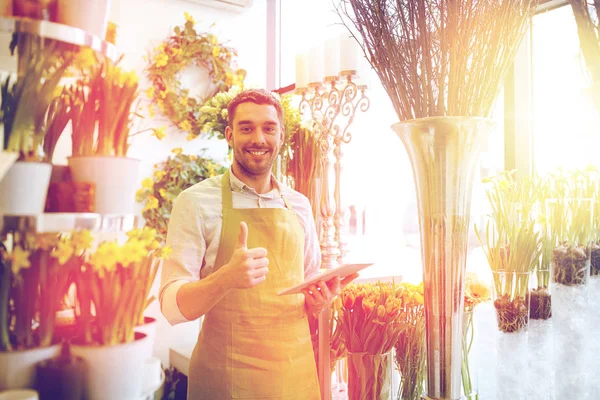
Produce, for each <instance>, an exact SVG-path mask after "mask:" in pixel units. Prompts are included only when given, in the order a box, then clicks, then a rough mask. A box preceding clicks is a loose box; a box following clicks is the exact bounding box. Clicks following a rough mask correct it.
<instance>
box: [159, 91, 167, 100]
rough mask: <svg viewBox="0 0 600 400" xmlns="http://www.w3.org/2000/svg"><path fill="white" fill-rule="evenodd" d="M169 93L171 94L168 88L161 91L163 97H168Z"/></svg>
mask: <svg viewBox="0 0 600 400" xmlns="http://www.w3.org/2000/svg"><path fill="white" fill-rule="evenodd" d="M167 94H169V92H168V91H167V90H161V91H160V98H161V99H166V98H167Z"/></svg>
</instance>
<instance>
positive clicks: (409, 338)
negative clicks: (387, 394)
mask: <svg viewBox="0 0 600 400" xmlns="http://www.w3.org/2000/svg"><path fill="white" fill-rule="evenodd" d="M396 291H397V293H398V295H399V296H401V297H402V309H401V311H400V315H401V319H400V320H401V323H402V324H403V325H404V326H405V329H404V330H403V331H402V332H401V333H400V335H399V337H398V341H397V342H396V345H395V348H396V357H395V360H396V367H397V368H398V371H399V372H400V387H399V388H398V398H400V399H407V400H413V399H420V396H421V394H422V393H423V384H424V382H425V379H424V374H425V358H426V357H425V306H424V304H423V283H420V284H418V285H414V284H411V283H408V282H405V283H401V284H400V285H399V286H398V289H397V290H396Z"/></svg>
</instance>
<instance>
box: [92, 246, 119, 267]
mask: <svg viewBox="0 0 600 400" xmlns="http://www.w3.org/2000/svg"><path fill="white" fill-rule="evenodd" d="M120 254H121V248H120V247H119V245H118V244H117V243H116V242H104V243H102V244H100V246H98V249H97V250H96V252H95V253H94V254H92V256H91V257H90V263H91V264H92V266H93V267H94V269H95V270H96V271H98V272H100V273H101V274H102V273H103V272H104V271H113V270H114V269H115V268H116V267H117V263H118V262H119V259H120Z"/></svg>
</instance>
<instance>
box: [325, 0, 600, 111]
mask: <svg viewBox="0 0 600 400" xmlns="http://www.w3.org/2000/svg"><path fill="white" fill-rule="evenodd" d="M598 1H600V0H598ZM537 3H538V0H419V1H414V0H339V2H338V3H337V5H336V6H335V8H336V12H337V13H338V15H339V16H340V17H341V19H342V23H343V24H344V25H345V26H346V27H347V28H348V30H349V31H350V32H351V33H352V34H353V35H354V37H355V38H356V40H357V41H358V43H359V44H360V46H361V47H362V50H363V52H364V54H365V56H366V58H367V60H368V61H369V63H370V64H371V66H372V67H373V69H374V70H375V72H376V73H377V74H378V76H379V78H380V80H381V83H382V84H383V86H384V88H385V90H386V92H387V94H388V95H389V97H390V99H391V101H392V103H393V106H394V109H395V110H396V113H397V115H398V117H399V119H400V120H401V121H404V120H409V119H415V118H422V117H430V116H448V115H453V116H486V117H487V116H490V114H491V111H492V108H493V105H494V101H495V99H496V97H497V95H498V92H499V91H500V88H501V85H502V81H503V80H504V77H505V75H506V72H507V71H508V69H509V67H510V66H511V64H512V61H513V59H514V55H515V53H516V51H517V49H518V47H519V44H520V43H521V40H522V38H523V36H524V34H525V32H526V29H527V26H528V24H529V21H530V19H531V17H532V16H533V13H534V11H535V7H536V6H537Z"/></svg>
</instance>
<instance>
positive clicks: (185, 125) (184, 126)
mask: <svg viewBox="0 0 600 400" xmlns="http://www.w3.org/2000/svg"><path fill="white" fill-rule="evenodd" d="M179 127H180V128H181V129H182V130H184V131H186V132H189V131H190V130H192V124H190V121H188V120H187V119H186V120H185V121H183V122H182V123H181V124H180V125H179Z"/></svg>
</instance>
